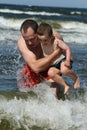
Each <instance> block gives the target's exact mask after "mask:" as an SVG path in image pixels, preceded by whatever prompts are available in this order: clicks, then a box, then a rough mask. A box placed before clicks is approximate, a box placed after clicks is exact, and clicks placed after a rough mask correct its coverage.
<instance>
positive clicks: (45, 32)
mask: <svg viewBox="0 0 87 130" xmlns="http://www.w3.org/2000/svg"><path fill="white" fill-rule="evenodd" d="M37 34H38V37H39V39H40V40H41V42H42V43H48V42H50V40H51V38H52V36H53V32H52V27H51V26H50V25H49V24H47V23H41V24H40V25H39V26H38V29H37Z"/></svg>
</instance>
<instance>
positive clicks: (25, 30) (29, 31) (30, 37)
mask: <svg viewBox="0 0 87 130" xmlns="http://www.w3.org/2000/svg"><path fill="white" fill-rule="evenodd" d="M37 28H38V24H37V22H36V21H34V20H30V19H27V20H25V21H24V22H23V23H22V25H21V27H20V31H21V34H22V36H23V38H24V40H25V42H26V44H28V45H33V44H35V42H36V40H37Z"/></svg>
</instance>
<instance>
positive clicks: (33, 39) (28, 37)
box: [22, 27, 38, 47]
mask: <svg viewBox="0 0 87 130" xmlns="http://www.w3.org/2000/svg"><path fill="white" fill-rule="evenodd" d="M22 36H23V38H24V40H25V42H26V44H27V45H28V46H32V47H35V46H37V43H38V42H37V38H38V37H37V34H36V33H35V32H34V30H33V29H32V28H31V27H29V28H28V29H27V32H26V33H25V32H24V31H23V29H22Z"/></svg>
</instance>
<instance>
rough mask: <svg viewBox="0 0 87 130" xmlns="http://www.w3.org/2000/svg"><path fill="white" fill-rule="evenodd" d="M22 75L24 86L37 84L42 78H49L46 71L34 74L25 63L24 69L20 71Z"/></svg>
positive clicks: (28, 86)
mask: <svg viewBox="0 0 87 130" xmlns="http://www.w3.org/2000/svg"><path fill="white" fill-rule="evenodd" d="M22 77H23V82H24V86H26V87H27V88H30V87H35V85H37V84H39V83H40V82H41V81H42V79H46V80H49V79H50V78H49V76H48V75H47V72H46V71H44V72H40V73H39V74H36V73H34V72H33V71H32V70H31V69H30V68H29V67H28V66H27V65H26V66H24V69H23V71H22Z"/></svg>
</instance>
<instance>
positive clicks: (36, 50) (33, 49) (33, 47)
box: [18, 19, 60, 91]
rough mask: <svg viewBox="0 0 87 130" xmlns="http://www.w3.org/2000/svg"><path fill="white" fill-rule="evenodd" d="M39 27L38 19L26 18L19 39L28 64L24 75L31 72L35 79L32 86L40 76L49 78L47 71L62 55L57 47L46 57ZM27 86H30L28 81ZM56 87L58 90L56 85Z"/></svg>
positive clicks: (30, 76) (20, 48)
mask: <svg viewBox="0 0 87 130" xmlns="http://www.w3.org/2000/svg"><path fill="white" fill-rule="evenodd" d="M37 28H38V24H37V23H36V21H34V20H29V19H27V20H25V21H24V22H23V23H22V25H21V28H20V31H21V36H20V38H19V40H18V48H19V51H20V52H21V54H22V56H23V59H24V60H25V62H26V64H27V65H26V66H25V68H24V71H23V76H24V75H25V74H26V73H29V75H28V78H29V79H31V80H33V81H32V82H31V84H32V86H35V85H36V84H37V83H39V82H40V76H41V77H43V78H45V79H49V77H48V76H47V74H46V72H45V71H46V69H47V68H48V67H49V66H50V64H52V63H53V61H54V60H55V59H56V57H58V56H60V49H57V50H55V51H54V52H53V53H51V54H50V55H49V56H46V57H44V55H43V50H42V48H41V44H40V40H39V38H38V36H37ZM41 72H42V73H41ZM43 72H45V73H43ZM37 77H38V78H37ZM29 81H30V80H29ZM25 86H29V84H27V82H26V81H25ZM54 89H55V91H57V88H56V87H54Z"/></svg>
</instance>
